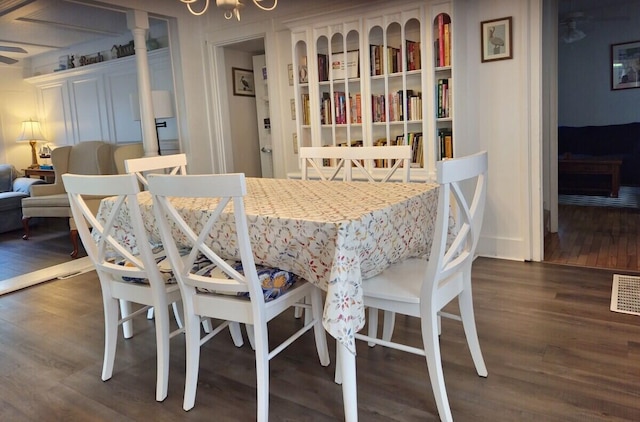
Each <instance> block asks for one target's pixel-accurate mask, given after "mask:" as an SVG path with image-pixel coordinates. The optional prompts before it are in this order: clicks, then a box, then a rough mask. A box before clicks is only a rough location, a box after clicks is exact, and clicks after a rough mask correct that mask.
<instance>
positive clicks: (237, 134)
mask: <svg viewBox="0 0 640 422" xmlns="http://www.w3.org/2000/svg"><path fill="white" fill-rule="evenodd" d="M224 53H225V54H224V59H225V65H226V72H227V81H229V83H228V84H227V98H228V99H229V114H230V115H231V116H233V118H232V119H230V123H231V134H232V136H231V138H232V155H233V168H229V169H228V170H229V171H230V172H236V173H244V174H245V175H246V176H247V177H260V176H261V174H262V172H261V170H260V169H261V166H260V153H259V152H258V151H259V150H260V142H259V139H258V117H257V112H256V98H255V97H245V96H237V95H233V75H232V68H234V67H236V68H240V69H248V70H251V69H252V68H253V61H252V54H250V53H246V52H243V51H237V50H233V49H231V48H225V49H224Z"/></svg>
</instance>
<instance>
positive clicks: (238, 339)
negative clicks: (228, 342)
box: [209, 320, 244, 347]
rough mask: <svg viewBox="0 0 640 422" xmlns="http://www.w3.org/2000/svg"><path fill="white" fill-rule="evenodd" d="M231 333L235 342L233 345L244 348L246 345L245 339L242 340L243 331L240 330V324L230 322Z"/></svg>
mask: <svg viewBox="0 0 640 422" xmlns="http://www.w3.org/2000/svg"><path fill="white" fill-rule="evenodd" d="M209 323H211V320H209ZM229 332H230V333H231V339H232V340H233V344H235V346H236V347H242V345H243V344H244V338H242V330H240V323H239V322H235V321H233V322H230V323H229Z"/></svg>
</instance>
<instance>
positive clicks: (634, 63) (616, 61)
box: [611, 41, 640, 90]
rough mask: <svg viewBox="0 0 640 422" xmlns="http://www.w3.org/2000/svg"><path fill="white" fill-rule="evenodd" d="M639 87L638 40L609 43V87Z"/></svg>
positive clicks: (639, 54) (639, 47)
mask: <svg viewBox="0 0 640 422" xmlns="http://www.w3.org/2000/svg"><path fill="white" fill-rule="evenodd" d="M629 88H640V41H631V42H625V43H621V44H612V45H611V89H612V90H618V89H629Z"/></svg>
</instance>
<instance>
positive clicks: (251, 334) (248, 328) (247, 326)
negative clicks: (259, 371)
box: [244, 324, 256, 350]
mask: <svg viewBox="0 0 640 422" xmlns="http://www.w3.org/2000/svg"><path fill="white" fill-rule="evenodd" d="M244 328H245V330H246V331H247V338H248V339H249V345H250V346H251V349H252V350H256V338H255V334H254V330H253V325H251V324H245V326H244Z"/></svg>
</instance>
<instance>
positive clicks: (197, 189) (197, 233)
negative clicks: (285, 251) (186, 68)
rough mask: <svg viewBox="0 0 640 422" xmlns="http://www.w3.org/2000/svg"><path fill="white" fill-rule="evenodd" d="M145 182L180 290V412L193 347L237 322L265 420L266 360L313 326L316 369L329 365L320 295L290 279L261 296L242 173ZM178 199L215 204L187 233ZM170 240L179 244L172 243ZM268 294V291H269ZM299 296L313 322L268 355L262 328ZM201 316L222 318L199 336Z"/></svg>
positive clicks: (191, 397)
mask: <svg viewBox="0 0 640 422" xmlns="http://www.w3.org/2000/svg"><path fill="white" fill-rule="evenodd" d="M148 181H149V191H150V192H151V194H152V197H153V204H154V213H155V216H156V220H157V222H158V224H159V227H160V233H161V235H162V239H163V243H164V245H165V248H166V250H167V253H168V256H169V260H170V262H171V265H172V266H173V268H174V272H175V274H176V278H177V280H178V284H179V286H180V290H181V292H182V298H183V303H184V309H185V334H186V348H187V349H186V354H187V365H186V371H187V373H186V380H185V393H184V403H183V408H184V410H190V409H191V408H193V406H194V404H195V397H196V388H197V382H198V368H199V361H200V346H201V345H202V344H204V343H206V342H207V341H208V340H210V339H211V338H212V337H213V336H215V335H216V334H217V333H218V332H219V331H220V330H221V329H223V328H224V327H225V326H226V325H227V324H228V322H227V321H237V322H239V323H244V324H247V327H248V328H251V329H252V330H253V333H254V335H253V337H254V339H255V357H256V375H257V403H258V406H257V407H258V411H257V415H258V417H257V420H258V421H267V420H268V417H269V360H270V359H272V358H273V357H274V356H276V355H277V354H279V353H280V352H281V351H282V350H284V348H286V347H287V346H289V345H290V344H291V343H292V342H293V341H295V340H296V339H297V338H299V337H300V336H301V335H303V334H304V333H305V332H307V331H309V330H310V329H312V328H313V330H314V333H315V342H316V349H317V353H318V357H319V359H320V363H321V364H322V365H323V366H327V365H328V364H329V353H328V349H327V343H326V337H325V331H324V328H323V326H322V311H323V308H322V296H321V291H320V289H319V288H318V287H316V286H314V285H313V284H311V283H308V282H307V281H305V280H303V279H297V280H296V281H295V283H294V284H293V285H291V286H290V287H289V288H288V290H286V291H281V290H280V291H278V293H279V294H276V295H273V296H272V297H271V298H272V300H266V299H265V295H266V294H265V291H263V287H264V286H263V285H262V283H261V281H260V279H259V278H258V269H257V268H256V264H255V261H254V257H253V253H252V247H251V243H250V239H249V227H248V222H247V216H246V214H245V209H244V198H243V197H244V196H245V195H246V193H247V187H246V182H245V177H244V174H222V175H192V176H171V175H150V176H149V178H148ZM179 198H217V199H218V200H219V202H218V203H217V204H216V205H215V208H214V209H211V211H210V213H209V215H208V216H207V217H206V218H204V219H203V221H201V224H198V225H197V229H193V228H192V227H190V226H189V225H188V224H187V222H186V221H185V220H184V218H183V217H182V215H181V214H180V212H179V210H178V209H177V208H176V206H175V204H174V202H172V201H176V200H178V199H179ZM228 205H232V208H233V211H232V214H230V213H226V214H225V213H224V210H225V208H226V207H227V206H228ZM214 227H215V228H214ZM176 239H181V243H180V244H179V245H178V244H177V243H176ZM231 239H233V240H231ZM205 240H206V241H207V242H206V243H205ZM210 245H211V246H210ZM179 248H182V249H186V250H187V251H188V255H186V259H181V257H180V255H179ZM214 249H215V250H214ZM219 251H225V252H226V253H227V254H229V255H233V256H238V257H239V258H240V262H241V269H240V268H238V266H237V265H236V264H235V263H234V262H232V261H226V260H225V259H223V257H222V256H221V253H222V252H219ZM202 255H203V256H204V257H206V259H208V260H209V261H211V262H212V267H211V268H209V269H207V270H206V272H205V273H203V270H199V271H194V270H193V263H194V261H195V260H197V259H199V257H200V256H202ZM260 271H261V274H264V272H265V271H266V272H267V273H269V274H271V273H272V272H273V271H275V272H276V273H278V272H279V270H277V269H269V268H261V269H260ZM285 275H286V276H287V277H294V276H293V274H290V273H286V274H285V273H281V274H280V275H279V276H285ZM287 277H285V279H286V278H287ZM264 288H265V289H266V287H264ZM269 291H270V293H273V291H272V290H269ZM306 296H310V297H311V301H310V302H311V303H310V305H309V308H310V309H311V312H312V314H313V318H312V320H311V321H310V322H309V323H305V324H303V326H302V327H301V328H300V329H299V330H297V331H296V332H295V333H294V334H293V335H291V336H290V337H289V338H288V339H286V340H285V341H284V342H282V343H281V344H280V345H279V346H277V347H275V348H273V349H271V350H269V341H268V331H267V323H268V322H269V321H270V320H272V319H273V318H275V317H276V316H278V315H279V314H281V313H282V312H284V311H285V310H287V309H289V308H290V307H292V306H301V305H300V304H299V303H297V302H299V301H300V300H301V299H302V298H304V297H306ZM203 317H204V318H207V317H208V318H215V319H222V320H226V321H225V322H222V323H221V324H220V325H219V326H218V327H216V328H215V329H214V330H213V331H212V332H211V333H209V334H206V335H204V337H202V338H201V334H200V329H199V325H198V324H199V322H200V320H201V318H203Z"/></svg>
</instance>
